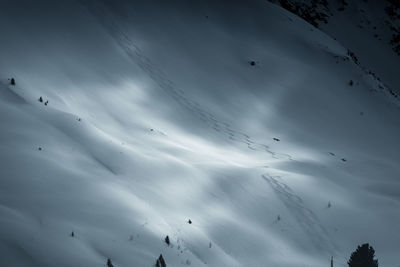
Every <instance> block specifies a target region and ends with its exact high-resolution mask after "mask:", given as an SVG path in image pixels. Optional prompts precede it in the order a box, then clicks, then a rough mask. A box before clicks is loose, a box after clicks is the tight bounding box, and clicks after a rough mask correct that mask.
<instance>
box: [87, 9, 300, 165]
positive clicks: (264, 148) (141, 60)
mask: <svg viewBox="0 0 400 267" xmlns="http://www.w3.org/2000/svg"><path fill="white" fill-rule="evenodd" d="M84 5H85V6H86V7H87V8H88V10H89V11H90V12H91V13H92V14H93V15H94V16H95V17H96V18H97V19H98V21H99V22H100V23H101V24H102V25H103V26H104V27H105V28H106V29H107V31H108V33H109V34H110V35H111V36H112V37H113V39H114V40H115V41H116V42H117V44H118V45H119V46H120V47H121V48H122V49H123V50H124V51H125V53H126V54H127V55H128V57H129V58H130V59H131V60H132V61H133V62H134V63H135V64H137V65H138V66H139V67H140V68H141V69H142V70H143V71H144V72H145V73H147V74H148V75H149V76H150V77H151V79H152V80H153V81H154V82H156V84H157V85H158V86H159V87H160V88H161V89H163V90H164V91H165V92H166V93H167V94H168V95H169V96H171V97H172V98H173V99H174V100H175V101H176V102H177V103H179V104H180V105H182V106H183V107H185V108H186V109H188V110H189V111H190V112H191V113H192V114H194V115H195V116H197V117H199V118H200V119H201V120H202V121H203V122H205V123H206V124H207V125H208V126H209V127H211V128H212V129H213V130H215V131H217V132H218V133H220V134H222V135H224V136H225V137H228V138H229V139H230V140H232V141H234V142H239V143H242V144H245V145H246V146H247V147H248V148H249V149H251V150H254V151H261V152H266V153H268V154H270V155H271V157H272V158H274V159H288V160H291V161H294V159H293V157H292V156H291V155H289V154H286V153H279V152H276V151H272V150H271V148H270V147H269V146H268V145H265V144H262V143H259V142H256V141H254V140H252V139H251V138H250V136H249V135H248V134H246V133H243V132H240V131H237V130H234V129H233V128H232V127H231V126H230V124H229V123H226V122H223V121H221V120H219V119H218V118H217V117H216V116H215V115H213V114H212V113H210V112H209V111H206V110H205V109H204V108H202V107H201V105H200V104H199V103H198V102H196V101H193V100H191V99H189V98H187V97H186V96H185V93H184V92H183V91H182V90H181V89H178V88H176V87H175V86H174V83H173V82H172V81H171V80H170V79H168V78H167V77H166V75H165V74H164V73H163V71H162V70H160V69H159V68H158V67H157V66H155V65H154V64H153V63H152V62H151V60H150V59H149V58H148V57H146V56H145V55H144V54H143V52H142V51H141V49H140V48H139V47H138V46H137V45H136V44H135V43H134V42H133V41H132V40H131V38H129V37H128V36H127V35H126V34H125V33H124V32H123V31H122V30H121V28H120V27H119V26H118V25H117V23H116V22H115V20H113V19H112V16H111V15H110V14H108V13H107V12H106V11H104V10H102V9H101V8H100V7H99V6H92V5H90V4H87V3H85V2H84Z"/></svg>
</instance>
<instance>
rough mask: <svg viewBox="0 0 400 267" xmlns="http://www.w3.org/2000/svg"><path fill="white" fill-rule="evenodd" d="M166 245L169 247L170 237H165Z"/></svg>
mask: <svg viewBox="0 0 400 267" xmlns="http://www.w3.org/2000/svg"><path fill="white" fill-rule="evenodd" d="M165 243H167V245H168V246H169V236H166V237H165Z"/></svg>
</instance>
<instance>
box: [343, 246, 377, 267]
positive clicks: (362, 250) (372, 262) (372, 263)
mask: <svg viewBox="0 0 400 267" xmlns="http://www.w3.org/2000/svg"><path fill="white" fill-rule="evenodd" d="M374 257H375V250H374V249H373V247H371V246H370V245H369V244H368V243H365V244H363V245H361V246H358V247H357V249H356V251H354V252H353V253H352V254H351V256H350V259H349V261H348V262H347V264H348V265H349V267H378V260H377V259H374Z"/></svg>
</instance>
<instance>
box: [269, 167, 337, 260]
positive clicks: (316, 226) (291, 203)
mask: <svg viewBox="0 0 400 267" xmlns="http://www.w3.org/2000/svg"><path fill="white" fill-rule="evenodd" d="M262 178H263V179H264V180H265V181H266V182H267V183H268V184H269V185H270V186H271V188H272V189H273V190H274V192H275V193H276V194H277V196H278V197H279V198H280V199H281V201H282V202H283V203H284V204H285V206H286V207H287V209H288V210H289V211H290V212H291V214H292V215H293V216H294V217H295V219H296V220H297V222H298V223H299V225H300V227H301V228H302V229H303V230H304V232H305V233H306V234H307V236H308V237H309V238H310V240H311V242H312V243H313V245H314V246H315V247H316V248H317V249H322V250H324V251H327V252H329V253H330V254H333V255H337V252H338V248H337V246H336V245H335V244H334V243H333V242H332V241H331V239H330V238H329V234H328V231H327V230H326V229H325V228H324V226H323V225H322V224H321V223H320V221H319V220H318V217H317V215H316V214H315V213H314V212H313V211H312V210H311V209H309V208H307V207H306V205H305V203H304V202H303V200H302V199H301V197H299V196H298V195H296V194H295V193H294V192H293V190H292V189H291V188H290V187H289V186H288V185H286V184H285V183H284V182H283V181H282V179H281V177H280V176H271V175H269V174H263V175H262Z"/></svg>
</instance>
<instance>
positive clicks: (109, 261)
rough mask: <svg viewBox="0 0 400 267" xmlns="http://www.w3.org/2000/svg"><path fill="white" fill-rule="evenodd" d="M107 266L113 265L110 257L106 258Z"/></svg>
mask: <svg viewBox="0 0 400 267" xmlns="http://www.w3.org/2000/svg"><path fill="white" fill-rule="evenodd" d="M107 267H114V265H113V264H112V262H111V260H110V259H107Z"/></svg>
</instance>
